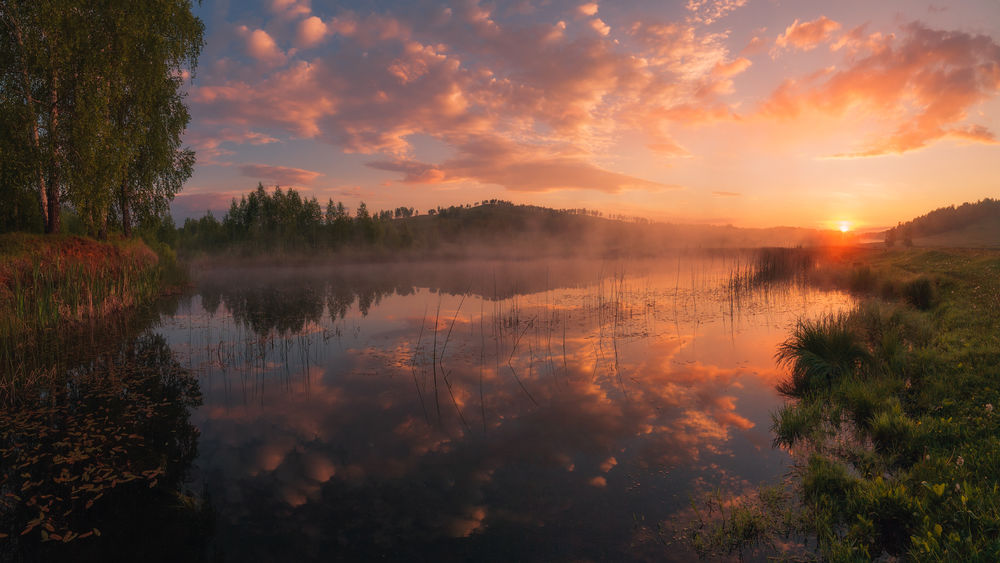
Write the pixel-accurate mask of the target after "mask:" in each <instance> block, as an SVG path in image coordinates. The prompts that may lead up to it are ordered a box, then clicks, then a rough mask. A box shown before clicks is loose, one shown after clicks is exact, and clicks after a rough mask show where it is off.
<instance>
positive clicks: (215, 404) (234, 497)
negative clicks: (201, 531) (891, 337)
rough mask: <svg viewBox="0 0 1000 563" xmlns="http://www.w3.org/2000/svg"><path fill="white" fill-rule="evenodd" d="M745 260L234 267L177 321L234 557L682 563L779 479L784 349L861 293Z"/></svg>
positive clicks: (214, 275) (174, 336)
mask: <svg viewBox="0 0 1000 563" xmlns="http://www.w3.org/2000/svg"><path fill="white" fill-rule="evenodd" d="M739 260H740V257H739V256H738V255H728V256H726V255H721V256H716V257H710V258H704V257H702V258H693V257H675V258H672V259H663V260H659V261H652V260H634V261H569V260H566V261H547V262H540V261H539V262H532V261H525V262H488V261H484V262H473V263H463V264H457V265H456V264H448V263H439V264H415V265H392V266H377V265H370V266H353V267H328V268H324V267H315V266H310V267H298V268H293V269H287V268H285V269H279V268H267V267H258V268H240V269H218V270H209V271H203V272H200V273H198V275H197V281H196V286H197V289H196V291H195V292H194V294H193V295H192V296H191V297H190V299H188V300H185V301H184V302H183V303H182V304H181V305H180V306H179V307H178V309H177V311H176V313H174V314H172V315H167V316H164V318H162V320H161V323H160V324H159V327H158V328H156V329H155V330H156V332H158V333H159V334H161V335H163V336H164V337H165V339H166V341H167V342H168V343H169V345H170V347H171V349H172V350H173V351H174V353H175V354H176V357H177V358H178V361H179V362H180V363H181V364H182V365H186V366H188V367H189V368H190V369H191V370H192V372H193V373H196V374H197V377H198V381H199V384H200V388H201V393H202V396H203V404H202V405H201V406H200V407H198V408H196V409H194V411H193V412H192V415H191V422H192V424H193V425H194V426H196V427H197V428H198V430H199V431H200V438H199V441H198V456H197V458H196V459H195V460H194V463H193V467H194V472H193V480H192V482H191V483H190V484H189V486H190V487H191V488H192V490H196V491H202V490H204V491H207V493H208V495H209V498H210V499H211V503H212V507H213V509H214V510H215V513H216V515H217V521H216V529H215V534H214V537H213V539H212V545H213V546H214V549H216V550H217V551H219V552H220V553H222V554H224V555H225V557H226V559H230V560H234V561H239V560H248V559H254V560H274V561H277V560H310V559H316V560H319V559H328V558H331V557H332V558H348V559H377V558H388V559H426V560H471V559H475V560H539V561H543V560H544V561H552V560H618V561H622V560H647V559H655V560H663V559H677V560H687V559H689V558H690V555H691V554H690V553H688V552H686V551H685V549H684V546H683V544H682V543H680V542H676V541H674V535H676V534H677V533H678V532H679V531H680V530H681V528H682V527H683V526H685V525H687V524H688V523H689V521H688V519H689V518H690V516H691V514H690V510H689V509H690V506H691V501H692V498H697V496H698V495H701V494H704V493H707V492H711V491H712V490H714V489H721V490H723V491H726V492H727V493H730V494H739V492H740V491H742V490H744V489H747V488H748V487H751V486H753V485H756V484H759V483H761V482H767V481H775V480H778V479H780V477H781V476H782V475H783V474H784V472H785V471H786V469H787V467H788V456H787V454H786V453H785V452H783V451H781V450H780V449H775V448H772V446H771V434H770V413H771V412H772V411H773V410H775V409H776V408H777V407H778V406H779V405H780V404H781V402H782V398H781V397H780V396H779V395H778V394H777V393H776V391H775V390H774V385H775V384H776V383H777V382H778V381H779V380H780V379H781V378H782V372H781V371H780V370H779V369H778V368H777V367H776V365H775V362H774V352H775V350H776V347H777V345H778V344H779V343H780V342H781V341H783V340H784V339H785V338H786V337H787V335H788V334H789V332H790V329H791V328H792V327H793V325H794V323H795V322H796V320H797V319H799V318H800V317H803V316H807V317H815V316H818V315H821V314H824V313H829V312H833V311H838V310H842V309H845V308H846V307H848V306H849V305H850V304H851V298H850V297H849V296H848V295H846V294H844V293H840V292H821V291H817V290H814V289H810V288H808V287H802V286H796V285H794V284H792V285H785V286H771V287H767V288H761V289H760V290H758V291H754V292H742V293H739V294H736V293H734V292H733V291H731V290H730V289H729V287H728V281H729V280H730V275H731V272H732V271H733V270H734V268H738V267H739Z"/></svg>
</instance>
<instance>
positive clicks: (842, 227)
mask: <svg viewBox="0 0 1000 563" xmlns="http://www.w3.org/2000/svg"><path fill="white" fill-rule="evenodd" d="M838 228H839V229H840V232H842V233H846V232H847V231H850V230H851V223H850V222H848V221H841V222H840V226H839V227H838Z"/></svg>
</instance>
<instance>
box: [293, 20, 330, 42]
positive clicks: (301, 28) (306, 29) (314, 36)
mask: <svg viewBox="0 0 1000 563" xmlns="http://www.w3.org/2000/svg"><path fill="white" fill-rule="evenodd" d="M329 31H330V30H329V29H328V28H327V26H326V24H325V23H323V20H321V19H319V18H318V17H316V16H312V17H309V18H306V19H304V20H302V21H301V22H299V25H298V29H297V31H296V34H295V43H296V45H298V46H300V47H306V48H308V47H314V46H316V45H318V44H319V43H320V42H322V41H323V39H324V38H325V37H326V35H327V33H328V32H329Z"/></svg>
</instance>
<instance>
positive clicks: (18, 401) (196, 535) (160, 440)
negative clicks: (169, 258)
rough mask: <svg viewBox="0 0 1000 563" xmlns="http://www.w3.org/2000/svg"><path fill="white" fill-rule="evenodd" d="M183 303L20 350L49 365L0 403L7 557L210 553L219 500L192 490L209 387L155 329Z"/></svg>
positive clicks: (181, 557) (180, 557)
mask: <svg viewBox="0 0 1000 563" xmlns="http://www.w3.org/2000/svg"><path fill="white" fill-rule="evenodd" d="M175 306H176V304H175V303H169V302H167V303H161V304H160V305H158V307H157V308H154V309H150V310H144V311H138V312H133V314H130V315H128V316H123V317H120V318H116V319H112V320H109V321H106V322H104V323H99V324H95V325H91V326H87V327H76V328H74V329H72V330H67V331H65V332H63V333H59V334H47V335H43V336H41V337H40V338H39V339H37V340H36V341H34V342H31V343H30V345H28V346H25V347H24V348H23V349H24V350H25V354H24V361H25V362H31V364H30V368H31V369H32V370H37V373H41V374H42V375H41V376H40V377H38V378H37V379H36V380H35V381H34V382H33V385H32V386H30V387H27V388H23V389H21V390H20V392H19V393H18V395H17V396H16V397H12V398H10V399H9V401H8V403H7V404H6V405H5V406H4V408H3V410H0V534H5V535H6V537H4V538H2V539H0V560H3V561H26V562H27V561H197V560H202V559H204V558H205V557H204V556H205V546H206V545H207V542H208V538H209V536H210V534H211V531H212V521H213V518H212V513H211V509H210V508H209V504H208V503H207V502H206V500H205V499H203V498H199V497H198V496H195V495H191V494H189V493H186V492H184V484H185V482H186V481H187V480H188V477H189V472H190V468H191V463H192V461H193V460H194V459H195V458H196V457H197V455H198V438H199V432H198V430H197V428H195V427H194V426H193V425H192V424H191V422H190V413H191V410H192V409H193V408H195V407H197V406H198V405H200V404H201V391H200V388H199V383H198V380H197V378H196V377H195V376H194V375H192V374H191V373H190V372H189V371H188V370H187V369H185V368H184V367H183V366H182V365H181V364H180V363H179V362H178V361H177V360H176V359H175V357H174V354H173V352H172V351H171V349H170V346H169V345H168V344H167V342H166V340H165V339H164V338H163V337H162V336H160V335H158V334H155V333H154V332H152V331H150V326H151V323H152V322H153V319H156V318H158V317H159V315H160V314H161V313H163V312H165V311H167V312H169V311H170V310H172V308H173V307H175ZM46 358H48V359H49V360H50V361H49V362H47V363H46V362H45V359H46Z"/></svg>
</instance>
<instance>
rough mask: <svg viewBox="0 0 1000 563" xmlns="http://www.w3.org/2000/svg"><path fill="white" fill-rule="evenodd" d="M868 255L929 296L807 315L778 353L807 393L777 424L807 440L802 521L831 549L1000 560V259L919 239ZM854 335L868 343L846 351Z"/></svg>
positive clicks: (846, 554)
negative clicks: (898, 249)
mask: <svg viewBox="0 0 1000 563" xmlns="http://www.w3.org/2000/svg"><path fill="white" fill-rule="evenodd" d="M869 261H870V263H869V264H865V265H864V266H863V267H862V268H870V271H871V272H874V273H875V280H874V284H873V286H874V287H891V288H893V300H894V301H896V300H897V299H899V298H901V297H905V296H907V295H908V294H909V291H911V290H912V291H913V292H914V293H915V294H916V295H919V296H926V295H927V294H928V293H930V295H931V296H932V298H931V299H930V300H924V299H923V297H921V298H920V299H909V298H907V299H905V300H904V301H903V302H895V303H885V302H877V301H869V302H865V303H863V304H862V305H860V306H859V307H858V308H857V309H856V310H855V311H853V312H852V313H850V314H849V315H847V316H845V317H839V318H836V319H832V320H831V319H830V318H827V319H823V320H821V321H818V322H812V323H803V324H801V325H799V327H797V329H796V331H795V332H794V333H793V335H792V337H791V338H790V339H789V341H788V342H786V343H785V345H784V346H783V347H782V348H781V350H780V351H779V357H780V358H781V359H782V361H783V362H784V363H785V365H787V366H789V367H790V368H791V370H790V371H791V381H789V382H786V383H785V384H784V389H783V390H785V391H789V390H791V391H794V396H796V397H797V398H798V401H797V402H795V403H794V404H790V405H786V406H785V407H784V408H783V409H781V410H780V411H778V412H777V413H775V415H774V427H773V430H774V432H775V441H776V443H778V444H781V445H787V446H794V447H795V448H796V450H797V451H800V452H808V457H807V458H806V459H804V460H801V465H800V466H799V468H798V479H797V480H796V485H797V489H798V493H799V497H800V499H801V500H802V503H803V505H802V506H803V508H802V510H803V512H802V513H801V514H798V516H797V518H798V520H799V521H801V522H804V523H805V525H804V528H803V529H802V531H803V532H804V533H807V534H809V535H810V536H812V537H815V538H816V539H817V540H818V541H819V545H818V547H819V552H820V555H821V556H822V557H824V558H825V559H830V560H871V559H876V558H880V557H883V558H884V557H886V556H893V557H905V558H908V559H916V560H941V561H959V560H962V561H965V560H979V561H992V560H997V558H998V557H1000V541H998V540H997V530H1000V485H998V483H1000V438H998V436H1000V416H997V413H996V412H995V410H994V408H995V406H997V405H998V404H1000V385H998V384H997V381H1000V334H998V333H997V331H996V329H995V327H996V326H997V324H998V323H1000V307H998V306H997V305H1000V259H998V258H997V255H996V254H995V253H988V252H948V253H944V252H912V251H911V252H905V253H901V254H886V255H882V256H879V257H871V258H869ZM854 268H855V270H857V269H858V268H857V267H856V266H854ZM843 279H845V280H849V279H851V277H850V276H847V277H845V278H843ZM931 280H935V281H933V282H932V281H931ZM928 287H929V288H930V289H932V290H933V291H932V292H928V291H927V290H928ZM908 288H912V289H908ZM918 306H927V308H928V309H929V310H928V311H925V310H923V309H922V308H920V307H918ZM844 330H846V331H848V332H850V333H851V334H852V335H853V339H849V338H848V337H847V336H846V335H843V334H837V333H838V332H839V331H844ZM834 341H837V342H840V344H838V345H834V344H833V342H834ZM848 343H851V344H850V345H849V344H848ZM855 345H856V346H860V347H861V349H862V350H863V351H864V354H859V353H857V352H856V351H852V352H850V353H847V352H845V351H846V350H853V346H855ZM831 350H841V352H840V353H834V352H832V351H831ZM838 357H840V358H853V360H852V361H841V362H838V361H835V360H833V359H831V358H838ZM861 358H866V359H861ZM835 365H847V366H853V368H852V369H850V370H845V369H840V370H836V369H834V368H833V367H832V366H835ZM833 373H840V374H841V376H840V377H829V378H828V377H827V374H833ZM845 373H847V374H848V375H844V374H845ZM793 512H794V510H793Z"/></svg>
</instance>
